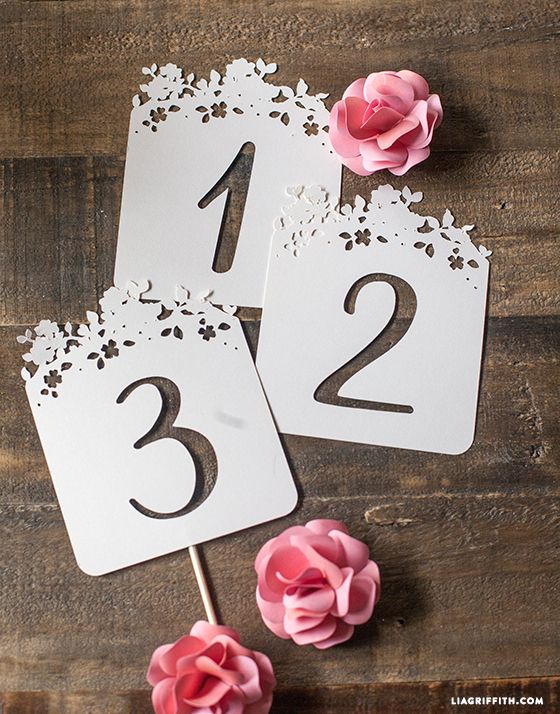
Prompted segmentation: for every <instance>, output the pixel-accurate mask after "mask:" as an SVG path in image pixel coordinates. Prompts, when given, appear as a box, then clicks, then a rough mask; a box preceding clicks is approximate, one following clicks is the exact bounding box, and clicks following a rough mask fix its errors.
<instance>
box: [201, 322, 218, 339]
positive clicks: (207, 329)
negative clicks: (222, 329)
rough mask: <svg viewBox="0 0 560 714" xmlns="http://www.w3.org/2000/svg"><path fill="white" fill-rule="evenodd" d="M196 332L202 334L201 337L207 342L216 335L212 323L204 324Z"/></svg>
mask: <svg viewBox="0 0 560 714" xmlns="http://www.w3.org/2000/svg"><path fill="white" fill-rule="evenodd" d="M198 334H199V335H202V339H203V340H205V341H206V342H209V341H210V340H211V339H212V338H213V337H216V331H215V330H214V325H204V326H203V327H201V328H200V329H199V330H198Z"/></svg>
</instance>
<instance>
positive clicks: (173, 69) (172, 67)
mask: <svg viewBox="0 0 560 714" xmlns="http://www.w3.org/2000/svg"><path fill="white" fill-rule="evenodd" d="M159 71H160V74H162V75H163V76H164V77H167V78H168V79H170V80H171V81H172V82H175V81H177V80H178V79H181V77H182V76H183V70H182V69H181V68H180V67H177V65H176V64H173V62H168V63H167V64H164V65H163V67H160V68H159Z"/></svg>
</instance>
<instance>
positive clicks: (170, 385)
mask: <svg viewBox="0 0 560 714" xmlns="http://www.w3.org/2000/svg"><path fill="white" fill-rule="evenodd" d="M144 384H151V385H153V386H154V387H156V389H157V390H158V392H159V394H160V396H161V411H160V413H159V416H158V418H157V419H156V421H155V422H154V424H153V426H152V427H151V429H150V430H149V431H147V432H146V433H145V434H144V436H142V437H140V438H139V439H138V441H136V442H135V443H134V448H135V449H141V448H142V447H143V446H146V445H147V444H151V443H153V442H154V441H159V440H160V439H175V440H176V441H178V442H179V443H180V444H182V445H183V446H184V447H185V449H187V451H188V452H189V454H190V455H191V458H192V460H193V464H194V468H195V474H196V475H195V487H194V491H193V495H192V496H191V498H190V499H189V502H188V503H187V504H185V505H184V506H183V507H182V508H179V509H178V510H177V511H172V512H168V513H161V512H159V511H154V510H152V509H151V508H147V507H146V506H143V505H142V504H141V503H139V502H138V501H137V500H136V499H135V498H131V499H130V505H131V506H132V507H133V508H135V509H136V510H137V511H139V512H140V513H142V514H143V515H144V516H148V518H179V517H180V516H184V515H186V514H187V513H190V512H191V511H194V510H195V509H196V508H198V507H199V506H200V505H201V504H202V503H204V501H205V500H206V499H207V498H208V496H209V495H210V493H211V491H212V489H213V488H214V486H215V484H216V478H217V475H218V462H217V459H216V452H215V451H214V447H213V446H212V444H211V443H210V442H209V441H208V439H207V438H206V437H205V436H203V435H202V434H200V433H199V432H198V431H194V429H187V428H185V427H183V426H175V419H176V418H177V415H178V414H179V409H180V406H181V393H180V391H179V389H178V387H177V385H176V384H175V383H174V382H172V381H171V380H170V379H167V378H166V377H146V378H145V379H138V380H137V381H136V382H133V383H132V384H129V385H128V387H125V389H123V391H122V392H121V393H120V394H119V396H118V397H117V404H122V403H123V402H124V400H125V399H127V398H128V397H129V396H130V395H131V394H132V392H133V391H134V390H135V389H138V387H141V386H143V385H144Z"/></svg>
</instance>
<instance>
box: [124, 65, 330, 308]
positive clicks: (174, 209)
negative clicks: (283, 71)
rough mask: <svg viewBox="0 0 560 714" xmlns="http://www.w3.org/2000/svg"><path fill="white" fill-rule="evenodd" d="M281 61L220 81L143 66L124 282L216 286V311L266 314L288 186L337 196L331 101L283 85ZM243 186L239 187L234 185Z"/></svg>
mask: <svg viewBox="0 0 560 714" xmlns="http://www.w3.org/2000/svg"><path fill="white" fill-rule="evenodd" d="M275 71H276V65H275V64H266V63H265V62H263V60H257V62H256V63H255V62H248V61H247V60H246V59H237V60H235V61H234V62H232V63H231V64H229V65H228V66H227V68H226V71H225V73H224V75H223V76H221V75H220V74H219V73H218V72H217V71H215V70H212V72H210V77H209V78H208V79H200V80H198V81H196V80H195V76H194V74H188V75H186V76H185V77H184V76H183V73H182V70H181V69H179V68H178V67H177V66H176V65H174V64H167V65H165V66H163V67H157V66H156V65H152V66H151V67H145V68H144V70H143V72H144V74H145V75H146V81H145V84H143V85H141V87H140V89H141V93H140V94H138V95H136V96H135V97H134V100H133V109H132V113H131V120H130V129H129V136H128V149H127V156H126V168H125V176H124V185H123V197H122V205H121V217H120V226H119V240H118V248H117V256H116V266H115V285H117V286H121V287H122V286H124V285H125V284H126V281H127V280H128V279H129V278H130V277H131V276H134V275H150V282H151V291H150V294H149V295H148V297H155V298H158V299H160V298H161V299H166V298H169V297H170V296H172V291H173V290H174V286H175V285H176V284H179V285H185V284H188V285H189V286H190V287H192V290H193V291H194V292H199V291H201V290H204V289H205V288H207V287H208V286H211V287H212V289H213V300H214V301H215V302H216V303H218V304H224V303H225V304H230V303H233V304H235V305H244V306H250V307H261V306H262V304H263V296H264V286H265V282H266V270H267V265H268V260H269V255H270V244H271V239H272V232H273V227H272V224H273V220H274V217H275V216H276V215H278V214H279V212H280V209H281V206H282V203H283V201H284V198H285V187H286V186H290V185H293V184H300V183H302V184H303V183H305V184H313V183H318V184H319V183H320V184H321V185H322V186H325V188H327V189H328V190H329V191H331V192H333V193H334V194H337V193H338V191H339V189H340V180H341V165H340V162H339V161H338V159H337V158H336V157H335V156H334V154H333V151H332V148H331V146H330V143H329V138H328V133H327V131H326V129H327V128H328V119H329V114H328V111H327V109H326V107H325V105H324V103H323V99H324V98H325V97H326V96H328V95H326V94H317V95H309V94H308V93H307V90H308V87H307V84H306V83H305V82H304V81H303V80H300V81H299V82H298V84H297V87H296V89H295V90H294V89H292V88H290V87H285V86H279V85H274V84H272V83H271V82H269V81H268V79H267V77H268V75H269V74H271V73H272V72H275ZM232 187H234V188H232Z"/></svg>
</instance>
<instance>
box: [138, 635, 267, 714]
mask: <svg viewBox="0 0 560 714" xmlns="http://www.w3.org/2000/svg"><path fill="white" fill-rule="evenodd" d="M147 678H148V682H149V683H150V684H151V685H152V686H153V688H154V690H153V692H152V704H153V706H154V710H155V712H156V714H194V712H199V713H200V714H268V712H269V711H270V707H271V705H272V690H273V689H274V687H275V686H276V680H275V678H274V673H273V671H272V665H271V663H270V660H269V659H268V657H266V656H265V655H264V654H262V653H261V652H253V651H252V650H248V649H247V648H246V647H243V646H242V645H241V644H239V635H238V633H237V632H236V631H235V630H233V629H231V628H229V627H222V626H221V625H210V624H209V623H208V622H197V623H196V625H194V627H193V628H192V630H191V632H190V634H189V635H185V636H184V637H181V639H179V640H177V642H175V643H173V644H169V645H162V646H161V647H158V648H157V649H156V651H155V652H154V654H153V655H152V659H151V661H150V666H149V668H148V674H147Z"/></svg>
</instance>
